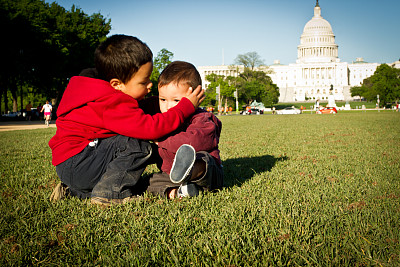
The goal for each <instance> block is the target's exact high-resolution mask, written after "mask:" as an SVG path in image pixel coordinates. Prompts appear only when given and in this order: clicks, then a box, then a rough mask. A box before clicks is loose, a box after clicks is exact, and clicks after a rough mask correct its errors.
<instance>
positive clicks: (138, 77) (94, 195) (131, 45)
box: [49, 35, 204, 206]
mask: <svg viewBox="0 0 400 267" xmlns="http://www.w3.org/2000/svg"><path fill="white" fill-rule="evenodd" d="M94 61H95V69H96V71H97V78H98V79H96V78H89V77H83V76H75V77H72V78H71V79H70V82H69V84H68V86H67V88H66V90H65V92H64V95H63V97H62V99H61V101H60V104H59V107H58V110H57V116H58V118H57V122H56V123H57V132H56V134H55V136H53V138H52V139H51V140H50V142H49V146H50V148H51V149H52V155H53V160H52V163H53V165H54V166H56V171H57V174H58V176H59V178H60V180H61V183H59V184H58V185H57V186H56V188H55V189H54V191H53V194H52V195H51V197H50V200H51V201H57V200H60V199H62V198H63V197H65V196H66V195H68V194H69V195H71V196H76V197H79V198H91V203H92V204H98V205H103V206H110V205H112V204H122V203H125V202H126V201H129V200H130V199H131V197H132V190H133V189H134V188H135V186H136V184H137V182H138V181H139V179H140V178H141V175H142V173H143V171H144V169H145V168H146V165H147V164H148V160H149V159H150V156H151V154H152V148H151V144H150V143H149V142H148V141H144V140H154V139H159V138H161V137H162V136H164V135H166V134H169V133H171V132H172V131H174V130H176V129H177V128H178V127H179V126H180V125H181V124H182V123H183V122H184V120H185V119H186V118H188V117H189V116H190V115H192V113H194V112H195V110H196V108H197V107H198V106H199V104H200V103H201V101H202V100H203V98H204V92H203V90H201V87H200V86H199V87H198V88H196V89H195V90H193V92H192V90H189V92H188V93H187V94H186V95H185V97H184V98H182V100H181V101H180V102H179V104H178V105H176V106H175V107H174V108H171V109H170V110H169V111H168V112H166V113H163V114H161V113H158V114H155V115H154V116H151V115H147V114H145V113H144V112H143V110H142V109H140V108H139V102H138V101H139V100H142V99H143V98H144V97H145V96H146V95H147V94H148V93H149V92H150V88H151V86H152V83H151V81H150V75H151V73H152V70H153V54H152V52H151V50H150V48H149V47H148V46H147V45H146V44H145V43H143V42H142V41H140V40H139V39H137V38H136V37H132V36H126V35H113V36H111V37H109V38H107V39H106V41H104V42H103V43H101V44H100V45H99V46H98V47H97V49H96V51H95V58H94Z"/></svg>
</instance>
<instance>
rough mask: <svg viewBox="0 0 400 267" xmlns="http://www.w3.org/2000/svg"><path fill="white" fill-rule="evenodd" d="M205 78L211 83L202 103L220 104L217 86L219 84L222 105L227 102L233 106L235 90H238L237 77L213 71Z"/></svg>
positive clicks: (204, 104) (208, 104)
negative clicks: (236, 85)
mask: <svg viewBox="0 0 400 267" xmlns="http://www.w3.org/2000/svg"><path fill="white" fill-rule="evenodd" d="M205 78H206V80H207V81H208V82H210V84H209V85H208V88H207V90H206V98H205V100H204V101H203V103H202V105H203V106H215V105H217V104H218V103H217V93H216V88H217V86H219V88H220V94H221V105H224V104H225V103H226V104H227V105H229V106H233V104H234V96H233V92H234V91H235V90H236V88H235V81H236V80H235V77H232V76H224V75H217V74H215V73H212V74H209V75H207V76H206V77H205Z"/></svg>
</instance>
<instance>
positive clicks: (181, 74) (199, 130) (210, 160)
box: [147, 61, 223, 199]
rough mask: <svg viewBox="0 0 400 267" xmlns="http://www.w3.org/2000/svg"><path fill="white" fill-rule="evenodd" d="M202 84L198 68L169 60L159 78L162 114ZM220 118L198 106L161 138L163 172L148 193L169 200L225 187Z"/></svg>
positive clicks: (154, 180)
mask: <svg viewBox="0 0 400 267" xmlns="http://www.w3.org/2000/svg"><path fill="white" fill-rule="evenodd" d="M199 85H201V77H200V74H199V72H198V71H197V70H196V68H195V67H194V66H193V65H192V64H190V63H187V62H183V61H175V62H172V63H170V64H169V65H168V66H167V67H166V68H165V69H164V70H163V71H162V73H161V75H160V77H159V80H158V92H159V103H160V110H161V112H162V113H163V114H165V113H166V112H168V110H170V109H171V108H174V107H175V106H176V105H178V104H179V103H180V101H182V99H183V98H184V97H185V95H186V94H187V93H188V91H189V88H196V87H197V86H199ZM221 128H222V124H221V121H220V120H219V119H218V118H217V117H215V116H214V114H212V113H210V112H207V111H205V110H203V109H200V108H198V109H197V110H196V112H195V113H194V114H193V115H192V116H190V117H189V118H187V119H186V120H185V122H184V123H183V124H182V125H181V126H180V127H179V128H178V129H177V130H176V131H174V132H172V133H171V134H169V135H167V136H166V137H163V138H162V139H160V140H158V141H157V142H156V144H157V145H158V152H159V155H160V157H161V160H162V165H161V171H162V172H160V173H155V174H153V176H152V177H150V178H149V181H148V183H149V184H148V187H147V192H150V193H152V194H153V195H159V196H162V197H167V198H168V199H173V198H182V197H192V196H196V195H198V194H199V191H200V190H202V191H213V190H216V189H221V188H222V186H223V169H222V164H221V159H220V156H219V150H218V143H219V137H220V133H221Z"/></svg>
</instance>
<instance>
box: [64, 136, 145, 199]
mask: <svg viewBox="0 0 400 267" xmlns="http://www.w3.org/2000/svg"><path fill="white" fill-rule="evenodd" d="M151 154H152V147H151V145H150V143H149V142H147V141H143V140H138V139H135V138H131V137H127V136H122V135H116V136H112V137H109V138H105V139H98V142H97V144H95V143H91V144H89V145H88V146H87V147H86V148H85V149H84V150H82V151H81V152H80V153H79V154H77V155H75V156H73V157H71V158H69V159H68V160H66V161H64V162H63V163H61V164H59V165H57V166H56V171H57V174H58V177H60V179H61V181H62V182H63V183H64V184H66V185H67V186H68V187H69V188H70V192H71V195H72V196H77V197H79V198H89V197H103V198H107V199H122V198H125V197H129V196H131V195H132V188H134V187H135V185H136V184H137V182H138V181H139V179H140V177H141V175H142V173H143V171H144V169H145V168H146V166H147V165H148V164H149V160H150V157H151Z"/></svg>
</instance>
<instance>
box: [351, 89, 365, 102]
mask: <svg viewBox="0 0 400 267" xmlns="http://www.w3.org/2000/svg"><path fill="white" fill-rule="evenodd" d="M350 93H351V96H352V97H355V96H358V97H360V99H361V98H362V97H363V96H364V95H365V87H363V86H353V87H351V88H350Z"/></svg>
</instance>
